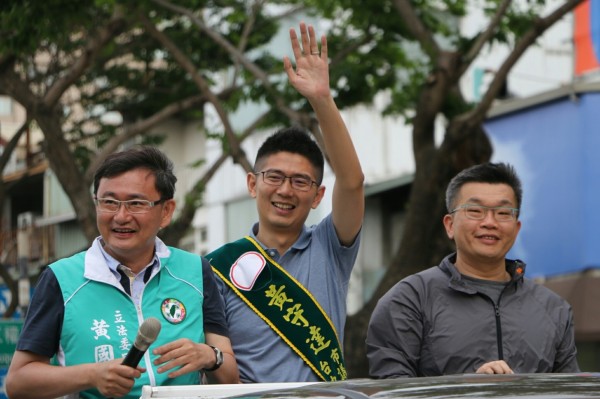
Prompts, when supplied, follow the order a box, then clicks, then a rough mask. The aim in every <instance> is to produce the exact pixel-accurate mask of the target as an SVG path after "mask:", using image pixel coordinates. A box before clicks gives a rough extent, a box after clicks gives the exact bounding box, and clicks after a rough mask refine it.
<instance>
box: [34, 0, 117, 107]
mask: <svg viewBox="0 0 600 399" xmlns="http://www.w3.org/2000/svg"><path fill="white" fill-rule="evenodd" d="M124 14H125V13H124V11H123V9H122V7H121V6H119V5H115V11H114V13H113V15H112V17H111V19H110V20H109V21H108V22H107V24H106V25H105V26H103V27H101V28H100V29H99V30H98V32H97V35H96V37H93V38H91V39H90V40H89V41H88V42H87V45H86V47H85V50H84V51H82V54H81V56H80V57H78V58H77V61H76V62H75V63H74V64H73V65H72V66H71V68H70V69H69V70H68V71H67V72H66V73H65V74H64V75H63V76H62V77H60V78H59V79H58V80H57V81H56V82H55V83H54V84H53V85H52V86H51V87H50V88H49V90H48V92H47V93H46V95H45V96H44V98H43V100H42V101H43V102H44V104H45V106H46V107H48V108H52V107H53V106H54V105H55V104H56V102H58V101H59V100H60V98H61V97H62V95H63V93H64V92H65V91H66V90H67V89H68V88H69V87H70V86H71V85H72V84H73V83H74V82H75V81H77V79H79V78H80V77H81V75H83V73H84V72H85V71H86V69H87V67H88V66H89V65H90V64H91V63H92V61H93V60H94V59H95V58H96V56H97V55H98V54H99V53H100V51H101V50H102V48H104V46H105V45H106V44H107V43H108V42H110V41H111V40H112V39H113V38H114V37H115V36H116V35H118V34H119V33H120V32H121V30H122V29H123V27H124V26H125V19H124Z"/></svg>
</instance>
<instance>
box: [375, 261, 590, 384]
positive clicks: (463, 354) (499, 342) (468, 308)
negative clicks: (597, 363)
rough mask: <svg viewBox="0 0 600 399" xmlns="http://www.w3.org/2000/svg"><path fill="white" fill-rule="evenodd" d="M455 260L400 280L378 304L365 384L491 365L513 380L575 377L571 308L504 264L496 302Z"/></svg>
mask: <svg viewBox="0 0 600 399" xmlns="http://www.w3.org/2000/svg"><path fill="white" fill-rule="evenodd" d="M455 260H456V254H455V253H454V254H451V255H449V256H447V257H446V258H445V259H444V260H443V261H442V263H441V264H440V265H439V266H435V267H432V268H430V269H427V270H424V271H422V272H420V273H417V274H414V275H412V276H409V277H407V278H405V279H403V280H402V281H400V282H399V283H397V284H396V285H395V286H394V287H392V288H391V289H390V290H389V291H388V292H387V293H386V294H385V295H384V296H383V297H382V298H381V299H380V300H379V302H378V303H377V306H376V307H375V310H374V311H373V314H372V315H371V321H370V323H369V329H368V333H367V341H366V343H367V357H368V360H369V373H370V375H371V377H373V378H392V377H402V376H405V377H422V376H437V375H447V374H463V373H474V372H475V371H476V370H477V369H478V368H479V367H480V366H481V365H483V364H484V363H487V362H491V361H494V360H504V361H505V362H506V363H507V364H508V366H509V367H510V368H511V369H512V370H513V371H514V372H515V373H553V372H554V373H561V372H562V373H572V372H579V366H578V365H577V359H576V355H577V349H576V347H575V338H574V329H573V315H572V311H571V306H570V305H569V304H568V303H567V302H566V301H565V300H563V299H562V298H561V297H559V296H558V295H557V294H555V293H554V292H552V291H551V290H549V289H548V288H546V287H543V286H541V285H539V284H536V283H534V282H532V281H531V280H529V279H526V278H524V276H523V275H524V272H525V264H524V263H523V262H521V261H518V260H517V261H512V260H506V270H507V271H508V272H509V273H510V275H511V276H512V279H511V281H510V282H509V283H507V285H506V287H505V288H504V289H503V290H502V292H501V294H500V297H499V299H498V301H497V303H494V300H492V299H491V298H490V297H489V296H487V295H485V294H483V293H480V292H478V291H477V290H476V289H475V288H473V287H472V286H469V281H468V280H467V279H463V278H462V276H461V274H460V273H459V272H458V270H457V269H456V267H455V266H454V262H455Z"/></svg>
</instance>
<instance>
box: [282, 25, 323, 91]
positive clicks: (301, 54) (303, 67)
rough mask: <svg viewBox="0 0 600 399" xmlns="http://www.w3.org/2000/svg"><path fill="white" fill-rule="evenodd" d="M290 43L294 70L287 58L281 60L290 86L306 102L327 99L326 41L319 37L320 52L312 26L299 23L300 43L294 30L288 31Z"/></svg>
mask: <svg viewBox="0 0 600 399" xmlns="http://www.w3.org/2000/svg"><path fill="white" fill-rule="evenodd" d="M290 41H291V43H292V50H293V52H294V58H295V60H296V70H294V68H293V66H292V62H291V61H290V59H289V58H288V57H284V58H283V66H284V68H285V71H286V73H287V75H288V79H289V81H290V83H291V84H292V86H294V88H295V89H296V90H298V92H299V93H300V94H302V95H303V96H304V97H306V98H307V99H308V100H311V99H316V98H321V97H328V96H329V95H330V89H329V65H328V58H327V39H326V38H325V36H324V35H323V36H321V50H320V51H319V42H318V41H317V38H316V35H315V29H314V27H313V26H312V25H308V27H307V25H306V24H305V23H304V22H301V23H300V42H299V41H298V36H297V34H296V30H295V29H294V28H291V29H290Z"/></svg>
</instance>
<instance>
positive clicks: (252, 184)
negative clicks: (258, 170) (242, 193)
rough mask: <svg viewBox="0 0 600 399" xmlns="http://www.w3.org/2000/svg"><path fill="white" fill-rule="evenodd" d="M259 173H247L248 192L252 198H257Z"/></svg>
mask: <svg viewBox="0 0 600 399" xmlns="http://www.w3.org/2000/svg"><path fill="white" fill-rule="evenodd" d="M257 177H258V175H255V174H254V173H252V172H248V174H247V175H246V186H247V187H248V193H250V196H251V197H252V198H256V179H257Z"/></svg>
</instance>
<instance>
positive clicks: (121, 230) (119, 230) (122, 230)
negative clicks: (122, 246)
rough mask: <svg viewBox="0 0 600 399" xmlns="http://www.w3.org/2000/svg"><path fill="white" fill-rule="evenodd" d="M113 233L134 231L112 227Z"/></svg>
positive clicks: (133, 231) (132, 231)
mask: <svg viewBox="0 0 600 399" xmlns="http://www.w3.org/2000/svg"><path fill="white" fill-rule="evenodd" d="M112 231H114V232H115V233H135V230H132V229H112Z"/></svg>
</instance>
